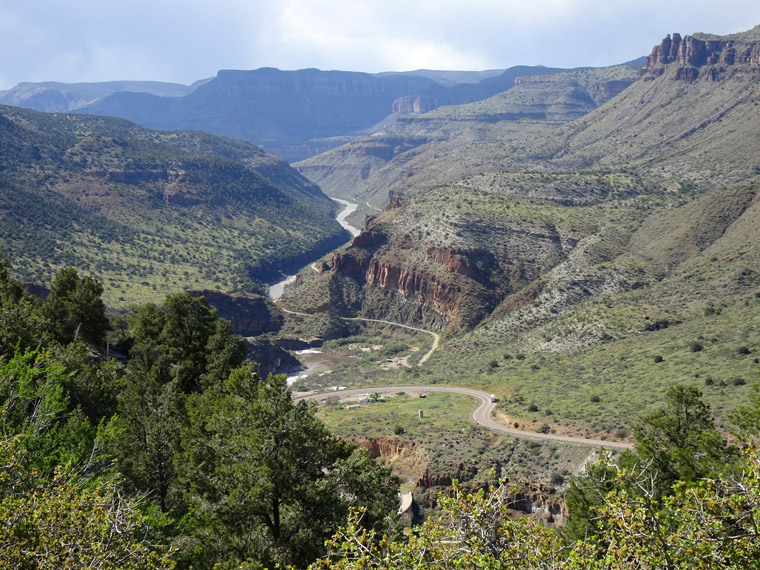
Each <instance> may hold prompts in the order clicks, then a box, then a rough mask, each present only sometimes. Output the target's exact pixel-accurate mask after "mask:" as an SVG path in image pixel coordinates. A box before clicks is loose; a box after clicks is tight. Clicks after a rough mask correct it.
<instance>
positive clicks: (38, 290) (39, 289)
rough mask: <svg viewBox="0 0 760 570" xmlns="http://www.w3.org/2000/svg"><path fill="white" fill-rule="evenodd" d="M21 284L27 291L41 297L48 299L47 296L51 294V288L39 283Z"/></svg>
mask: <svg viewBox="0 0 760 570" xmlns="http://www.w3.org/2000/svg"><path fill="white" fill-rule="evenodd" d="M21 286H22V287H23V288H24V290H25V291H26V292H27V293H29V294H31V295H34V296H35V297H39V298H40V299H47V296H48V295H50V289H48V288H47V287H45V286H44V285H40V284H39V283H22V284H21Z"/></svg>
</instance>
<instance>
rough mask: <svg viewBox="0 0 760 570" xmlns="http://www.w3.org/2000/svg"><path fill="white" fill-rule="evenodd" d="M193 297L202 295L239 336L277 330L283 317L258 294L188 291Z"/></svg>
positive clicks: (256, 334)
mask: <svg viewBox="0 0 760 570" xmlns="http://www.w3.org/2000/svg"><path fill="white" fill-rule="evenodd" d="M188 293H189V294H190V295H192V296H193V297H204V298H205V299H206V301H207V302H208V304H209V305H211V306H212V307H214V308H215V309H216V310H217V312H218V313H219V316H220V317H222V318H223V319H227V320H228V321H230V323H231V324H232V330H233V332H234V333H235V334H238V335H240V336H258V335H260V334H264V333H267V332H274V331H278V330H279V329H280V327H282V323H283V317H282V314H281V313H280V311H279V310H278V309H277V308H276V307H275V305H274V304H272V303H270V302H269V301H267V299H265V298H264V297H261V296H259V295H228V294H226V293H222V292H220V291H209V290H202V291H188Z"/></svg>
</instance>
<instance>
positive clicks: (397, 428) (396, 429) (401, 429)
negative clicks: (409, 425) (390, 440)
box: [393, 426, 405, 435]
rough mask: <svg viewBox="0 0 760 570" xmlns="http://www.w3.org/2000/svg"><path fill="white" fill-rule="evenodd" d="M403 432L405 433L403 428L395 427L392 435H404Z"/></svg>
mask: <svg viewBox="0 0 760 570" xmlns="http://www.w3.org/2000/svg"><path fill="white" fill-rule="evenodd" d="M404 431H405V430H404V428H403V427H401V426H396V427H394V428H393V433H395V434H396V435H401V434H402V433H404Z"/></svg>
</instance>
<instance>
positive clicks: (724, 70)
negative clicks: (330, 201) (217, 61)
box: [283, 27, 760, 438]
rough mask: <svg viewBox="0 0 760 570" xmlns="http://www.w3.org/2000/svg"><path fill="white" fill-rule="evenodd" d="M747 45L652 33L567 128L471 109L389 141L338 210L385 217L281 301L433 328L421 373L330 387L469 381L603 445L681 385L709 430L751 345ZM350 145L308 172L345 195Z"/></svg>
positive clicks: (759, 117)
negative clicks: (434, 344) (699, 396)
mask: <svg viewBox="0 0 760 570" xmlns="http://www.w3.org/2000/svg"><path fill="white" fill-rule="evenodd" d="M758 34H760V27H758V28H756V29H755V30H752V31H750V32H749V33H744V34H735V35H732V36H729V37H716V36H704V35H700V36H698V37H690V36H686V37H684V38H680V37H677V36H672V37H668V38H666V40H665V41H664V42H663V43H662V44H660V45H658V46H655V48H654V50H653V52H652V55H650V56H649V58H648V60H647V64H646V66H645V69H644V71H643V73H642V74H641V77H640V78H639V79H637V81H636V82H635V83H633V84H632V85H631V86H630V87H628V88H627V89H625V90H624V91H622V92H621V93H620V94H619V95H617V96H616V97H614V98H612V99H611V100H609V101H607V102H606V103H604V104H603V105H601V106H600V107H598V108H597V109H595V110H593V111H591V112H589V113H588V114H586V115H583V116H582V117H580V118H577V119H575V120H564V121H557V120H554V121H549V120H523V121H509V120H501V121H497V122H494V123H482V122H478V120H477V119H476V116H477V114H478V113H475V112H472V111H471V110H470V109H473V108H474V107H477V106H478V105H479V104H474V105H470V106H466V107H465V108H464V109H457V108H451V109H446V108H442V109H438V110H436V111H435V112H434V113H431V116H433V117H435V118H434V119H431V120H430V121H429V122H428V123H427V124H426V123H425V120H426V116H424V115H423V116H421V117H419V118H418V120H412V121H408V124H409V125H415V128H414V129H413V130H410V131H408V135H409V137H410V138H409V139H406V138H405V137H404V133H403V132H402V130H403V129H404V128H409V127H402V126H400V125H399V131H395V132H394V136H395V137H396V139H395V140H393V142H392V143H391V142H390V141H391V139H392V137H391V136H390V133H389V134H388V135H386V137H385V139H386V140H387V141H388V145H387V147H385V150H386V152H387V150H388V149H392V148H398V149H399V151H400V152H398V153H395V154H393V155H392V156H391V157H390V159H388V160H385V161H384V162H383V163H382V164H381V163H380V162H379V161H378V163H377V164H378V166H373V167H372V169H370V170H369V171H368V176H367V177H366V178H361V176H360V175H357V174H353V176H354V180H355V181H356V182H357V185H356V186H354V187H353V188H350V189H349V188H346V189H345V192H346V194H345V195H346V196H350V194H351V191H352V190H353V191H354V192H355V196H356V199H357V200H367V199H369V200H370V202H371V201H372V200H373V198H374V197H375V196H377V198H376V199H377V201H378V203H376V204H375V205H377V206H379V205H380V204H379V201H380V199H381V197H382V199H383V200H385V199H387V198H386V197H387V192H388V190H391V191H392V192H393V194H392V195H391V196H390V200H389V203H388V207H387V208H386V209H385V210H383V211H382V212H379V213H375V214H374V215H373V216H372V217H370V218H368V220H367V223H366V225H365V228H364V231H363V232H362V233H361V234H360V235H359V236H358V237H357V238H355V239H354V240H353V242H352V243H351V244H350V245H348V246H344V247H343V248H341V249H340V250H339V251H338V252H336V253H334V254H333V255H332V256H330V257H329V258H326V259H323V260H322V262H321V263H319V264H317V267H318V268H319V269H320V273H319V274H314V272H313V271H310V272H308V273H304V274H302V275H301V280H302V283H303V284H302V286H301V287H300V288H296V289H295V290H292V291H290V292H289V293H288V294H287V295H286V296H285V297H284V298H283V305H284V306H286V307H289V308H293V309H296V310H300V311H304V312H319V311H324V310H328V309H329V310H332V311H334V312H337V313H340V314H343V315H361V316H365V317H370V318H386V319H388V320H392V321H397V322H402V323H407V324H412V325H417V326H419V325H422V326H423V327H425V328H429V329H434V330H442V331H444V332H446V333H448V334H447V335H445V336H444V342H443V344H442V346H441V348H439V350H438V351H436V354H435V355H434V357H433V358H431V359H430V360H429V361H428V362H426V363H425V366H424V367H422V368H420V369H419V370H417V369H414V370H404V371H401V372H398V373H395V374H393V373H390V372H389V373H383V372H380V371H373V370H368V369H367V367H366V366H365V367H364V368H356V369H355V370H354V369H352V370H350V371H348V372H347V373H346V374H345V375H344V376H337V377H336V376H333V377H331V378H330V380H329V382H330V383H331V384H335V383H341V382H343V383H345V382H349V381H350V379H351V378H352V377H353V376H355V375H359V376H360V377H362V378H364V382H365V383H369V382H372V381H376V382H378V383H381V382H382V383H388V382H390V381H397V382H399V383H400V382H403V381H405V380H407V377H408V376H410V375H411V376H413V377H415V378H416V380H417V381H419V382H420V383H424V382H430V381H432V382H451V383H456V384H458V385H463V384H464V385H470V386H473V387H478V388H479V389H483V390H486V391H488V392H491V393H495V394H497V395H499V397H502V396H503V401H502V403H501V404H500V407H499V414H501V417H502V420H503V421H504V422H505V423H508V424H519V425H520V426H527V427H529V428H530V429H536V430H539V429H541V430H548V429H555V430H557V431H561V432H565V433H575V434H582V435H591V434H596V435H598V436H604V437H613V438H625V437H626V436H627V434H628V433H630V431H629V430H630V427H631V425H632V423H633V422H634V421H635V418H636V417H637V416H638V415H639V414H641V413H643V412H645V411H648V410H653V409H656V408H657V406H658V405H659V404H660V403H661V402H662V399H663V397H664V394H665V392H666V390H667V388H668V387H669V386H672V385H673V384H676V383H680V384H686V385H692V386H697V387H699V388H700V389H702V390H703V391H704V394H705V399H706V400H707V401H708V402H710V403H711V404H712V405H713V406H714V411H715V413H716V416H717V417H718V419H719V422H720V423H723V422H725V418H726V414H727V413H728V412H729V411H731V410H732V409H734V408H735V407H736V406H737V405H739V404H740V403H742V402H744V401H746V400H747V399H748V398H749V397H750V395H751V388H750V386H749V384H751V383H753V382H755V381H756V379H757V364H758V350H760V348H759V347H760V333H758V331H759V330H760V271H758V269H757V268H758V267H760V235H758V231H759V230H758V228H760V170H759V169H758V163H757V161H758V157H760V139H758V132H760V129H759V128H758V127H759V126H760V107H758V106H757V105H756V104H755V101H758V100H760V93H758V89H759V86H760V39H758V38H757V35H758ZM516 89H517V88H515V89H513V90H512V92H509V93H507V94H506V95H505V97H506V98H508V97H510V96H514V95H516ZM513 92H515V93H513ZM499 99H500V97H496V98H494V99H493V100H492V101H490V102H483V103H482V104H480V105H482V107H483V108H484V109H485V110H486V111H490V112H492V113H494V115H495V114H496V113H497V109H499V107H498V102H499ZM481 114H482V113H481ZM447 116H448V117H452V119H450V120H449V121H448V123H447V122H446V117H447ZM456 116H461V117H466V118H468V120H467V123H468V124H467V127H466V128H459V126H458V125H459V123H458V122H457V121H456V120H455V118H456ZM470 118H471V119H470ZM447 129H448V130H447ZM424 135H428V136H430V137H431V139H430V140H425V138H424ZM414 137H418V138H417V141H418V142H417V143H416V144H415V145H414V147H413V148H406V149H405V148H404V147H403V144H404V143H405V141H408V140H413V138H414ZM377 139H379V142H378V143H377V144H378V146H379V145H381V144H382V141H383V138H382V137H377ZM360 144H364V145H367V147H366V149H365V151H364V155H367V154H368V153H367V152H366V150H374V149H372V148H371V147H370V146H369V145H370V144H371V142H370V141H357V142H356V143H354V144H352V145H349V146H346V147H344V148H342V149H341V148H339V149H335V150H333V151H332V152H331V153H330V154H329V155H328V156H323V157H314V158H313V159H311V160H310V161H308V163H304V165H306V166H308V167H314V169H313V171H311V170H309V169H307V168H304V169H303V170H302V171H303V172H304V173H307V174H308V175H309V176H312V177H313V178H314V179H315V180H316V179H318V178H317V176H318V175H319V174H318V173H319V172H320V168H321V172H322V175H323V176H324V179H325V180H327V179H329V178H330V177H333V176H334V177H336V178H335V179H337V178H338V177H339V176H342V177H344V179H345V180H349V174H347V172H350V168H353V169H355V170H354V173H356V172H361V166H360V164H359V161H360V160H362V154H361V152H362V149H361V147H360V146H359V145H360ZM352 152H353V153H355V155H354V156H352V155H351V153H352ZM389 154H390V153H389ZM384 156H388V155H384ZM375 158H377V157H375ZM341 160H342V161H343V162H341ZM320 161H322V162H321V164H320ZM351 161H353V162H351ZM299 166H300V165H299ZM330 168H333V169H334V170H333V171H332V172H330ZM341 169H343V172H341ZM320 180H321V179H320ZM320 183H321V182H320ZM370 189H372V190H374V192H373V193H370ZM383 193H385V194H383ZM315 383H316V381H315V382H312V384H315Z"/></svg>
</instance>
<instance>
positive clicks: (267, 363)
mask: <svg viewBox="0 0 760 570" xmlns="http://www.w3.org/2000/svg"><path fill="white" fill-rule="evenodd" d="M247 357H248V359H249V360H251V361H253V362H255V363H256V372H257V373H258V374H259V376H260V377H262V378H266V377H267V375H269V374H279V373H283V372H288V371H292V370H300V369H301V363H300V362H299V361H298V359H297V358H296V357H295V356H293V355H292V354H290V353H289V352H288V351H287V350H285V349H284V348H283V347H281V346H279V345H277V344H274V343H273V342H271V341H270V340H268V339H265V338H256V339H249V340H248V354H247Z"/></svg>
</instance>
